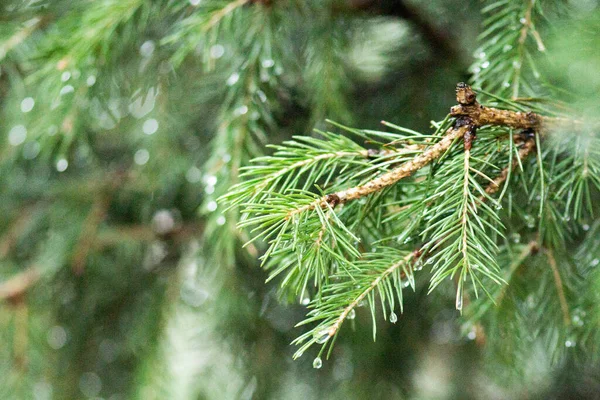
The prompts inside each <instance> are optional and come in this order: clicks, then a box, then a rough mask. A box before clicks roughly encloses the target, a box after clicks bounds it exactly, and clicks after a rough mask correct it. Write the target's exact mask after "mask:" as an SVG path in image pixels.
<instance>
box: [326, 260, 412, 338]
mask: <svg viewBox="0 0 600 400" xmlns="http://www.w3.org/2000/svg"><path fill="white" fill-rule="evenodd" d="M418 257H419V251H418V250H415V251H414V252H412V253H409V254H407V255H406V256H405V257H404V258H403V259H402V260H400V261H398V262H396V263H394V264H392V265H391V266H390V267H389V268H388V269H386V270H385V271H384V272H383V273H382V274H380V275H377V277H376V278H375V279H374V280H373V282H371V284H370V285H369V286H368V287H367V288H366V289H365V290H363V291H362V292H360V294H359V295H358V296H356V298H355V299H354V300H352V302H351V303H350V304H348V306H347V307H346V308H344V310H343V311H342V313H341V314H340V316H339V317H338V318H337V319H336V320H335V322H334V323H333V325H331V327H330V328H329V330H328V331H327V334H328V335H329V337H332V336H334V335H335V334H336V333H337V332H338V330H339V329H340V327H341V326H342V324H343V323H344V321H345V320H346V318H348V315H349V314H350V312H351V311H352V310H354V309H355V308H356V307H357V306H358V305H359V304H360V302H361V301H363V300H364V299H365V297H367V295H368V294H369V293H371V292H372V291H373V290H374V289H375V288H376V287H377V286H378V285H379V284H380V283H381V282H382V281H383V280H385V279H386V278H387V277H388V276H389V275H391V274H392V273H394V272H395V271H396V270H398V269H399V268H401V267H404V266H406V265H407V264H408V263H410V262H411V260H415V259H416V258H418ZM404 276H405V273H404V272H401V273H400V278H404Z"/></svg>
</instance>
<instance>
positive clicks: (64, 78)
mask: <svg viewBox="0 0 600 400" xmlns="http://www.w3.org/2000/svg"><path fill="white" fill-rule="evenodd" d="M69 79H71V73H70V72H69V71H65V72H63V73H62V75H61V76H60V80H61V81H63V82H66V81H68V80H69Z"/></svg>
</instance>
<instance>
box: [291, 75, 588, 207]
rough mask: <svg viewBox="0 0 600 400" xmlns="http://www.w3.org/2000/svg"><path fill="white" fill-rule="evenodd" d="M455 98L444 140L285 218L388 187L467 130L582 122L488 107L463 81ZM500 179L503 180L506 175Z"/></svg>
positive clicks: (535, 128)
mask: <svg viewBox="0 0 600 400" xmlns="http://www.w3.org/2000/svg"><path fill="white" fill-rule="evenodd" d="M456 100H457V102H458V105H456V106H454V107H452V108H451V110H450V114H451V115H452V116H453V117H455V118H456V119H457V120H456V123H455V125H454V126H453V127H451V128H450V129H448V130H447V131H446V133H445V134H444V137H443V139H442V140H440V141H439V142H437V143H436V144H434V145H432V146H431V147H429V148H427V149H426V150H424V151H423V152H422V153H421V154H418V155H417V156H415V157H414V158H413V159H412V160H410V161H407V162H405V163H403V164H401V165H400V166H398V167H396V168H394V169H392V170H390V171H388V172H386V173H384V174H383V175H381V176H379V177H377V178H375V179H373V180H371V181H369V182H367V183H365V184H364V185H360V186H357V187H353V188H349V189H345V190H341V191H339V192H336V193H331V194H328V195H325V196H322V197H320V198H318V199H316V200H314V201H313V202H311V203H309V204H306V205H304V206H302V207H299V208H297V209H295V210H292V211H290V212H289V213H288V215H287V216H286V219H290V218H292V217H294V216H295V215H297V214H300V213H302V212H305V211H309V210H313V209H315V208H317V207H320V208H325V207H327V206H328V205H330V206H336V205H337V204H340V203H346V202H348V201H352V200H355V199H359V198H361V197H365V196H368V195H370V194H372V193H375V192H378V191H380V190H382V189H384V188H386V187H389V186H391V185H393V184H395V183H396V182H398V181H400V180H401V179H403V178H406V177H409V176H411V175H412V174H414V173H415V172H416V171H418V170H420V169H421V168H423V167H425V166H426V165H428V164H429V163H431V162H432V161H433V160H435V159H437V158H439V157H440V156H441V155H443V154H444V153H445V152H446V150H448V149H449V148H450V147H451V146H452V144H453V143H454V142H455V141H456V140H458V139H460V138H462V137H464V136H465V134H467V133H469V134H471V132H473V131H474V130H475V129H476V128H478V127H480V126H484V125H496V126H506V127H511V128H515V129H527V130H533V131H535V132H536V133H539V132H542V131H543V130H546V129H554V128H558V127H562V126H569V127H571V128H572V127H573V125H574V124H575V125H576V124H578V123H579V122H578V121H573V120H568V119H564V118H551V117H545V116H542V115H539V114H536V113H533V112H528V113H524V112H518V111H510V110H502V109H498V108H493V107H485V106H483V105H481V104H479V103H478V102H477V95H476V93H475V92H474V91H473V90H472V89H471V87H470V86H468V85H466V84H464V83H459V84H458V85H457V89H456ZM524 151H526V152H527V153H529V152H530V151H531V148H530V147H529V145H528V146H527V147H526V150H524ZM500 179H501V180H504V179H506V177H503V178H500ZM497 183H499V182H497Z"/></svg>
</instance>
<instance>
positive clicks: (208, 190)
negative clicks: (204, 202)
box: [204, 185, 215, 194]
mask: <svg viewBox="0 0 600 400" xmlns="http://www.w3.org/2000/svg"><path fill="white" fill-rule="evenodd" d="M204 192H205V193H206V194H213V193H214V192H215V187H214V186H213V185H206V187H205V188H204Z"/></svg>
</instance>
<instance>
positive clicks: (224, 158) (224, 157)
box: [221, 153, 231, 163]
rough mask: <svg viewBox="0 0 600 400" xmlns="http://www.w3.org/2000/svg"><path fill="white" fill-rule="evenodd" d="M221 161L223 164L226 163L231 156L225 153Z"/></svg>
mask: <svg viewBox="0 0 600 400" xmlns="http://www.w3.org/2000/svg"><path fill="white" fill-rule="evenodd" d="M221 159H222V160H223V162H224V163H228V162H229V161H231V154H229V153H225V154H223V156H222V157H221Z"/></svg>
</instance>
